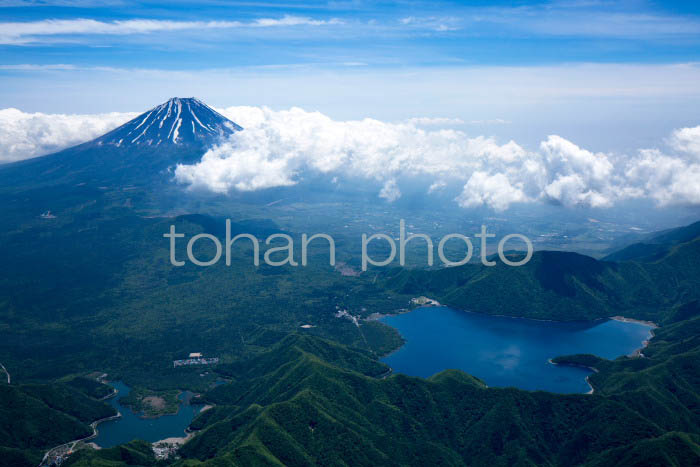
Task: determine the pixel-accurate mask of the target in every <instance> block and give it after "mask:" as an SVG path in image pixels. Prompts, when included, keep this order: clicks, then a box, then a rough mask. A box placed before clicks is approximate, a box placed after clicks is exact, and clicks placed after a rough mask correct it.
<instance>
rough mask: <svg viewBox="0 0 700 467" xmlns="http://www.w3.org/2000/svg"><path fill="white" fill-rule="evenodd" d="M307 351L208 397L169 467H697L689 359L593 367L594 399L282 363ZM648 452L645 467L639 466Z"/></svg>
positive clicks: (450, 377)
mask: <svg viewBox="0 0 700 467" xmlns="http://www.w3.org/2000/svg"><path fill="white" fill-rule="evenodd" d="M308 339H309V338H308V337H303V338H301V337H300V338H295V339H286V340H285V341H283V342H281V343H280V344H279V345H278V346H276V347H275V348H273V349H271V350H270V352H269V354H267V355H262V356H260V357H258V359H262V360H274V359H275V358H279V360H278V365H277V368H276V369H273V368H270V371H269V372H268V373H267V374H263V375H258V376H248V377H246V378H245V379H246V381H245V384H243V383H244V382H243V381H239V383H238V384H235V385H229V386H222V387H218V388H216V389H214V390H212V391H211V392H209V393H208V394H207V395H206V398H207V401H208V402H212V403H216V404H218V406H217V407H218V410H217V411H216V412H211V413H210V414H207V413H206V412H205V414H203V415H202V418H204V419H206V420H205V421H204V422H202V421H201V420H200V421H198V422H199V423H197V425H200V427H201V428H203V430H202V431H201V432H200V433H199V434H198V435H197V436H196V437H195V438H194V439H193V440H192V441H190V442H189V443H188V444H187V445H186V446H185V447H184V448H183V449H182V451H181V452H182V454H183V455H184V456H185V457H186V458H187V460H183V461H182V462H181V464H182V465H188V466H189V465H200V463H203V464H204V465H223V464H224V463H225V464H226V465H275V464H276V465H281V464H284V465H318V464H324V465H338V464H346V465H407V464H408V465H436V464H447V465H504V466H506V465H581V464H591V465H604V464H605V462H608V461H611V460H615V461H616V464H617V465H641V464H635V462H641V461H643V460H644V459H668V460H669V462H670V463H671V465H673V462H675V465H693V462H695V463H697V462H700V452H698V436H697V435H696V434H697V433H698V423H700V413H698V410H697V407H698V406H700V405H699V404H698V400H697V388H698V387H699V386H698V381H697V378H698V377H700V368H699V367H698V364H697V362H698V360H697V359H696V358H695V359H694V357H695V355H693V352H697V351H698V349H695V350H694V351H693V352H691V353H684V354H674V355H668V356H665V357H659V359H658V361H656V360H657V359H656V358H639V359H633V358H623V359H619V360H616V361H614V362H604V361H602V360H600V361H599V363H600V365H598V366H599V369H600V373H598V374H596V375H595V379H594V380H593V384H594V386H595V387H596V389H597V391H598V394H594V395H593V396H587V395H555V394H550V393H545V392H527V391H521V390H517V389H489V388H486V387H485V386H484V385H483V383H481V382H480V381H478V380H476V379H474V378H472V377H470V376H468V375H466V374H464V373H462V372H460V371H454V370H450V371H446V372H442V373H440V374H438V375H435V376H434V377H432V378H430V379H428V380H424V379H419V378H411V377H407V376H404V375H394V376H391V377H389V378H386V379H376V378H372V377H369V376H366V375H364V374H362V373H361V372H358V371H356V370H355V368H356V367H357V362H354V363H350V364H348V363H347V362H348V360H347V359H336V361H337V362H338V363H336V364H332V363H329V362H327V361H324V360H322V359H321V358H319V357H318V356H315V355H312V354H308V353H306V352H290V349H294V348H298V347H299V345H300V343H299V341H300V340H301V341H302V343H301V345H306V344H305V343H304V342H303V341H305V340H308ZM326 345H328V344H326ZM655 347H656V346H655V345H652V346H650V347H649V351H650V352H651V353H653V352H655V351H656V350H657V349H656V348H655ZM343 350H345V351H348V352H351V353H352V351H351V350H349V349H344V348H342V347H340V346H339V347H338V350H337V352H338V353H340V352H342V351H343ZM290 355H295V357H294V358H293V359H292V360H289V357H290ZM258 359H256V360H258ZM250 364H251V368H255V367H257V368H260V367H259V366H258V365H259V363H258V362H257V361H253V362H251V363H250ZM361 367H362V365H360V368H361ZM656 367H659V368H656ZM669 372H670V373H672V374H670V375H669V374H666V373H669ZM669 377H673V378H674V379H673V381H674V383H673V384H672V385H669V382H670V380H669ZM613 381H618V382H621V384H619V385H615V384H613V383H612V382H613ZM630 381H632V382H634V384H630ZM682 388H684V389H685V390H684V391H682V390H681V389H682ZM644 395H646V397H642V396H644ZM650 450H654V451H655V452H654V454H653V456H651V457H645V455H646V454H645V453H648V452H649V451H650ZM688 461H690V462H691V463H690V464H689V463H687V462H688Z"/></svg>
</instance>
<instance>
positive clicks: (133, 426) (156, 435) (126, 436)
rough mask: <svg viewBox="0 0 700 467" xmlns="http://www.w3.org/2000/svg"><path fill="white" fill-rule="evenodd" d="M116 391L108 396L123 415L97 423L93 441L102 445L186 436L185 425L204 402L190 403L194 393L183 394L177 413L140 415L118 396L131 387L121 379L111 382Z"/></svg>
mask: <svg viewBox="0 0 700 467" xmlns="http://www.w3.org/2000/svg"><path fill="white" fill-rule="evenodd" d="M110 385H111V386H113V387H114V388H115V389H117V391H119V392H118V393H117V395H116V396H115V397H112V398H111V399H109V403H110V405H111V406H112V407H114V408H115V409H117V410H118V411H119V413H121V415H122V416H121V417H120V418H117V419H114V420H108V421H106V422H102V423H100V424H99V425H98V426H97V431H98V435H97V437H96V438H95V439H93V440H92V441H93V442H94V443H96V444H97V445H98V446H100V447H103V448H111V447H112V446H116V445H118V444H123V443H128V442H129V441H133V440H135V439H143V440H146V441H149V442H151V443H153V442H155V441H160V440H161V439H165V438H173V437H177V438H180V437H183V436H185V429H186V428H187V427H188V426H189V425H190V423H191V422H192V419H193V418H194V417H195V415H197V413H199V411H200V410H201V408H202V406H201V405H191V404H190V403H189V398H190V397H191V393H187V392H183V393H182V394H180V396H179V398H180V401H181V403H180V410H179V411H178V412H177V414H175V415H163V416H162V417H158V418H141V416H140V415H139V414H136V413H134V412H133V411H132V410H131V409H130V408H129V407H126V406H124V405H121V404H120V403H119V399H120V398H122V397H126V396H127V395H128V394H129V392H130V391H131V388H130V387H129V386H127V385H126V384H124V383H123V382H121V381H117V382H112V383H110Z"/></svg>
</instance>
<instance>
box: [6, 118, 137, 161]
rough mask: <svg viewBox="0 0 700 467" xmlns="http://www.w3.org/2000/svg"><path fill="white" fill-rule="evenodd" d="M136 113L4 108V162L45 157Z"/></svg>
mask: <svg viewBox="0 0 700 467" xmlns="http://www.w3.org/2000/svg"><path fill="white" fill-rule="evenodd" d="M136 115H137V114H136V113H117V112H113V113H107V114H96V115H61V114H43V113H25V112H22V111H20V110H17V109H3V110H0V163H3V162H12V161H18V160H21V159H27V158H30V157H36V156H41V155H44V154H48V153H50V152H54V151H58V150H60V149H63V148H66V147H69V146H73V145H75V144H78V143H82V142H85V141H88V140H90V139H93V138H96V137H98V136H100V135H102V134H104V133H106V132H108V131H109V130H111V129H113V128H116V127H117V126H119V125H121V124H123V123H125V122H126V121H128V120H129V119H131V118H134V117H135V116H136Z"/></svg>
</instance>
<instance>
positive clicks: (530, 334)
mask: <svg viewBox="0 0 700 467" xmlns="http://www.w3.org/2000/svg"><path fill="white" fill-rule="evenodd" d="M381 321H382V322H384V323H386V324H388V325H390V326H393V327H394V328H396V329H398V331H399V332H400V333H401V335H402V336H403V338H404V339H405V340H406V343H405V344H404V345H403V347H401V348H400V349H398V350H397V351H396V352H394V353H392V354H390V355H388V356H386V357H384V358H382V359H381V360H382V361H383V362H384V363H386V364H387V365H389V366H391V367H392V368H393V370H394V371H395V372H398V373H404V374H407V375H411V376H421V377H424V378H427V377H430V376H432V375H434V374H435V373H438V372H440V371H442V370H446V369H459V370H463V371H465V372H466V373H469V374H471V375H474V376H476V377H478V378H480V379H481V380H483V381H484V382H485V383H486V384H487V385H489V386H501V387H505V386H514V387H518V388H521V389H528V390H535V389H542V390H546V391H551V392H558V393H585V392H588V391H589V390H590V387H589V386H588V383H586V381H585V378H586V376H587V375H589V374H590V371H588V370H586V369H584V368H576V367H567V366H563V365H552V364H551V363H548V360H549V359H550V358H553V357H556V356H560V355H572V354H582V353H588V354H594V355H598V356H600V357H604V358H609V359H613V358H616V357H619V356H622V355H629V354H631V353H633V352H634V351H635V350H636V349H639V348H640V347H642V342H643V341H644V340H646V339H648V338H649V337H650V330H651V326H648V325H645V324H640V323H626V322H620V321H612V320H607V321H594V322H590V321H589V322H574V323H560V322H550V321H535V320H529V319H522V318H507V317H499V316H488V315H483V314H479V313H469V312H464V311H458V310H453V309H451V308H447V307H433V308H418V309H416V310H414V311H411V312H410V313H404V314H400V315H395V316H386V317H384V318H382V319H381Z"/></svg>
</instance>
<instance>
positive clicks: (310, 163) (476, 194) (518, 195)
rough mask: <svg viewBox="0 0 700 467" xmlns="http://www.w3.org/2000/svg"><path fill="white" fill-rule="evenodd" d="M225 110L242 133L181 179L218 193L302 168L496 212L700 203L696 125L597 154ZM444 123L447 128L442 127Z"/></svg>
mask: <svg viewBox="0 0 700 467" xmlns="http://www.w3.org/2000/svg"><path fill="white" fill-rule="evenodd" d="M221 112H222V113H223V114H224V115H226V116H228V117H229V118H231V119H232V120H234V121H236V122H238V123H240V124H241V125H243V127H244V128H245V131H243V132H240V133H238V134H236V135H234V136H232V137H231V139H230V140H229V141H227V142H225V143H223V144H221V145H219V146H217V147H215V148H212V149H211V150H210V151H208V152H207V153H206V154H205V155H204V157H203V158H202V161H201V162H200V163H198V164H195V165H181V166H178V167H177V169H176V171H175V174H176V178H177V180H178V181H180V182H181V183H184V184H187V185H190V186H192V187H194V188H204V189H208V190H212V191H215V192H221V193H224V192H227V191H230V190H241V191H248V190H258V189H263V188H270V187H277V186H290V185H293V184H296V183H298V182H299V180H300V179H301V176H302V174H304V173H305V172H306V171H312V172H315V173H320V174H328V176H329V179H330V178H332V177H338V176H341V177H342V176H343V175H351V176H355V177H362V178H366V179H370V180H376V181H377V182H379V183H380V184H381V189H380V190H379V192H378V195H379V196H380V197H381V198H384V199H385V200H386V201H388V202H393V201H395V200H397V199H398V198H400V196H401V187H400V183H399V182H398V180H400V178H401V177H402V176H421V177H422V178H427V179H428V180H430V187H429V188H428V189H427V190H426V192H427V194H430V193H434V192H439V191H442V189H443V188H444V187H445V186H446V185H447V184H448V183H449V184H454V183H457V184H459V186H462V190H461V193H459V194H458V195H457V196H456V198H455V200H456V202H457V203H458V204H459V205H460V206H462V207H476V206H482V205H487V206H490V207H492V208H494V209H496V210H504V209H507V208H508V207H509V206H510V205H512V204H514V203H525V202H536V201H545V202H552V203H557V204H562V205H565V206H589V207H610V206H612V205H614V204H615V203H616V202H617V201H620V200H623V199H631V198H651V199H653V200H655V201H656V202H657V203H658V204H659V205H667V204H680V203H689V204H697V203H700V176H698V175H700V126H699V127H695V128H683V129H679V130H676V131H674V132H673V134H672V135H671V136H670V137H669V139H668V141H667V144H666V146H667V149H668V150H669V151H668V153H666V152H664V151H662V150H660V149H642V150H639V151H638V152H637V153H636V154H633V155H625V154H614V153H600V152H599V153H594V152H591V151H588V150H586V149H584V148H581V147H579V146H577V145H576V144H574V143H573V142H571V141H568V140H566V139H564V138H562V137H560V136H556V135H551V136H549V137H547V139H545V140H544V141H542V142H541V144H540V145H539V148H537V150H534V151H533V150H527V149H525V148H524V147H522V146H520V145H519V144H517V143H516V142H514V141H509V142H506V143H499V142H497V141H496V140H495V139H494V138H489V137H484V136H469V135H467V134H466V133H465V132H463V131H460V130H457V129H455V128H454V125H453V124H454V123H455V122H454V121H450V120H440V119H421V118H413V119H409V120H406V121H404V122H396V123H389V122H382V121H378V120H373V119H364V120H357V121H335V120H332V119H331V118H329V117H328V116H326V115H323V114H321V113H319V112H307V111H304V110H302V109H299V108H292V109H290V110H285V111H273V110H270V109H268V108H264V107H263V108H259V107H230V108H227V109H222V110H221ZM436 124H437V125H438V126H439V125H440V124H443V125H444V124H447V125H445V126H447V127H448V128H445V127H443V128H439V127H436Z"/></svg>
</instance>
